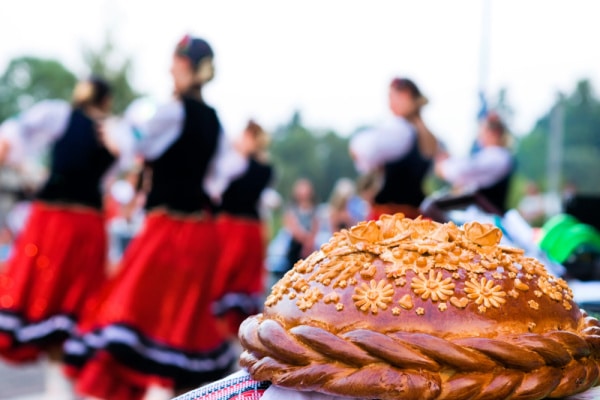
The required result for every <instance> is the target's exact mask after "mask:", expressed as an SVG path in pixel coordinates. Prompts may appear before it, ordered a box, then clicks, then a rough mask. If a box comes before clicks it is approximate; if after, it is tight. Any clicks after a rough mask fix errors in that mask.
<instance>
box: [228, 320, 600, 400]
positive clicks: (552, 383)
mask: <svg viewBox="0 0 600 400" xmlns="http://www.w3.org/2000/svg"><path fill="white" fill-rule="evenodd" d="M240 340H241V343H242V345H243V347H244V348H245V349H246V350H245V351H244V353H243V354H242V356H241V365H242V366H243V367H246V368H247V369H248V371H249V372H250V374H251V375H252V376H253V378H254V379H257V380H269V381H271V382H273V383H274V384H276V385H280V386H283V387H290V388H295V389H298V390H314V391H318V392H324V393H330V394H334V395H340V396H350V397H361V398H367V399H381V400H393V399H403V400H408V399H415V400H417V399H426V400H441V399H453V400H461V399H472V400H475V399H482V400H483V399H486V400H500V399H511V400H513V399H519V400H525V399H527V400H536V399H542V398H546V397H548V398H560V397H564V396H568V395H572V394H575V393H579V392H582V391H585V390H587V389H589V388H590V387H592V386H594V385H595V384H596V383H597V381H598V377H599V375H600V371H599V369H598V365H597V361H596V360H595V357H594V355H595V354H598V350H599V349H600V325H599V323H598V321H597V320H596V319H594V318H588V317H586V318H584V319H583V320H582V324H581V329H580V331H579V332H568V331H550V332H547V333H544V334H532V333H525V334H520V335H511V336H503V337H494V338H485V337H467V338H460V339H455V340H446V339H444V338H440V337H436V336H433V335H430V334H424V333H411V332H388V333H386V334H383V333H379V332H375V331H371V330H366V329H356V330H351V331H348V332H344V333H340V334H339V335H336V334H333V333H331V332H329V331H327V330H325V329H322V328H320V327H315V326H310V325H297V326H294V327H292V328H291V329H289V330H286V329H285V328H284V327H283V326H282V325H281V324H280V323H279V322H277V321H275V320H272V319H263V317H262V314H259V315H256V316H254V317H251V318H249V319H247V320H246V321H244V323H243V324H242V326H241V328H240Z"/></svg>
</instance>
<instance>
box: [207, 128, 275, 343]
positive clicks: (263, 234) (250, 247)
mask: <svg viewBox="0 0 600 400" xmlns="http://www.w3.org/2000/svg"><path fill="white" fill-rule="evenodd" d="M268 140H269V139H268V136H267V133H266V132H265V131H264V130H263V129H262V128H261V127H260V126H259V125H258V124H257V123H255V122H254V121H250V122H249V123H248V125H247V126H246V129H245V130H244V132H243V133H242V135H241V136H240V137H239V139H238V140H237V141H236V143H235V147H236V150H237V152H238V154H239V156H240V159H241V160H240V161H241V162H243V163H244V164H245V166H246V168H245V171H244V172H243V174H242V175H241V176H239V177H238V178H236V179H235V180H233V181H232V182H231V183H230V184H229V187H228V188H227V190H226V191H225V192H224V193H223V196H222V199H221V204H220V207H219V218H218V219H217V230H218V233H219V238H220V242H221V251H220V256H219V262H218V263H217V268H216V270H217V273H216V275H215V277H214V280H213V285H212V287H213V291H214V298H215V302H214V303H213V310H214V312H215V314H216V315H217V316H219V317H223V318H224V320H225V321H226V323H227V326H228V330H229V332H230V334H231V336H232V337H234V338H235V337H237V332H238V328H239V325H240V324H241V322H242V321H243V320H244V319H246V317H248V316H250V315H253V314H256V313H258V312H260V310H261V309H262V304H263V302H264V298H263V292H264V286H265V265H264V264H265V256H266V254H265V252H266V243H267V237H268V232H267V226H266V224H265V221H264V220H263V217H262V216H261V213H260V210H259V208H260V207H259V206H260V202H261V195H262V194H263V193H265V190H266V189H267V187H268V185H269V184H270V183H271V181H272V176H273V168H272V167H271V165H269V164H268V159H267V146H268Z"/></svg>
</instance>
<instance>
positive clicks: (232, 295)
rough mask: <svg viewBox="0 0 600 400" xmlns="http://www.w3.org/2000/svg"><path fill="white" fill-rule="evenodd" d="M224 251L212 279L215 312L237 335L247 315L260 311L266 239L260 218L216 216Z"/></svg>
mask: <svg viewBox="0 0 600 400" xmlns="http://www.w3.org/2000/svg"><path fill="white" fill-rule="evenodd" d="M217 233H218V235H219V240H220V242H221V252H220V255H219V259H218V261H217V268H216V275H215V278H214V283H213V293H214V294H213V296H214V300H213V312H214V313H215V315H217V316H219V317H220V318H223V319H224V320H225V322H226V324H227V326H228V330H229V333H230V334H231V335H233V336H237V333H238V329H239V326H240V324H241V323H242V321H243V320H244V319H246V317H248V316H250V315H253V314H256V313H258V312H260V310H261V309H262V304H263V302H264V298H263V293H264V290H265V281H266V276H265V275H266V270H265V256H266V254H265V253H266V252H265V240H264V232H263V226H262V223H261V221H259V220H256V219H250V218H241V217H234V216H229V215H222V216H220V217H219V218H218V219H217Z"/></svg>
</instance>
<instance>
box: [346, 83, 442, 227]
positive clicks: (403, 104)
mask: <svg viewBox="0 0 600 400" xmlns="http://www.w3.org/2000/svg"><path fill="white" fill-rule="evenodd" d="M426 104H427V99H426V98H425V96H423V94H422V93H421V91H420V90H419V88H418V87H417V85H416V84H415V83H414V82H413V81H411V80H410V79H407V78H395V79H393V80H392V82H391V83H390V87H389V107H390V110H391V112H392V117H393V118H391V119H390V120H389V121H388V122H387V123H386V124H384V125H382V126H380V127H377V128H375V129H371V130H366V131H363V132H359V133H358V134H357V135H356V136H354V137H353V138H352V139H351V141H350V154H351V155H352V158H353V159H354V161H355V164H356V168H357V170H358V171H359V172H360V173H372V172H374V171H379V172H380V173H381V187H380V189H379V191H378V192H377V194H376V195H375V197H374V199H373V204H372V207H371V215H370V216H369V218H370V219H377V218H378V217H379V215H381V214H384V213H387V214H393V213H396V212H402V213H404V214H405V215H406V216H407V217H411V218H415V217H417V216H418V215H419V205H420V204H421V202H422V201H423V199H424V198H425V194H424V192H423V181H424V179H425V177H426V175H427V173H428V172H429V171H430V167H431V165H432V159H433V157H434V155H435V154H436V152H437V150H438V141H437V139H436V138H435V136H434V135H433V134H432V133H431V132H430V131H429V129H428V128H427V126H426V124H425V122H424V121H423V119H422V117H421V109H422V108H423V106H425V105H426Z"/></svg>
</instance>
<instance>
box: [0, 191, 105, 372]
mask: <svg viewBox="0 0 600 400" xmlns="http://www.w3.org/2000/svg"><path fill="white" fill-rule="evenodd" d="M106 236H107V235H106V231H105V225H104V218H103V216H102V214H101V212H100V211H97V210H93V209H91V208H85V207H82V206H72V207H69V206H57V205H48V204H45V203H41V202H35V203H34V204H33V205H32V207H31V213H30V215H29V218H28V220H27V223H26V226H25V228H24V230H23V232H22V233H21V234H20V236H19V237H18V239H17V241H16V243H15V245H14V247H13V249H12V253H11V256H10V258H9V260H8V261H7V263H6V265H5V267H4V269H3V270H2V271H0V355H2V356H3V357H4V358H6V359H8V360H11V361H13V362H26V361H33V360H35V359H37V357H38V356H39V355H40V353H42V352H44V351H45V350H47V349H48V348H49V347H54V346H59V345H60V344H61V343H62V342H63V341H64V340H65V339H66V338H67V336H68V335H70V334H71V333H72V331H73V329H74V327H75V324H76V321H77V320H78V319H79V317H80V316H81V315H82V314H83V313H85V312H86V311H85V310H86V308H89V307H92V306H93V301H94V296H95V295H96V294H97V293H98V289H99V288H100V287H101V286H102V284H103V283H104V281H105V279H106V275H105V271H106V269H105V268H106V251H107V248H106V247H107V237H106Z"/></svg>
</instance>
